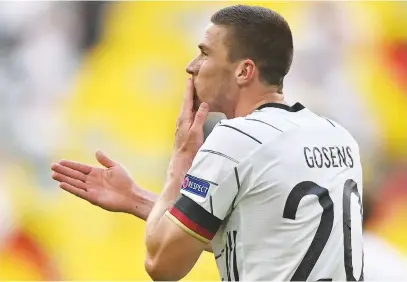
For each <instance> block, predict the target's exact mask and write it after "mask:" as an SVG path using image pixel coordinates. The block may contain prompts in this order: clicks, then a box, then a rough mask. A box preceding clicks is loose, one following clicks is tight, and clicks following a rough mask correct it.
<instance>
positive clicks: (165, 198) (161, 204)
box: [146, 155, 192, 236]
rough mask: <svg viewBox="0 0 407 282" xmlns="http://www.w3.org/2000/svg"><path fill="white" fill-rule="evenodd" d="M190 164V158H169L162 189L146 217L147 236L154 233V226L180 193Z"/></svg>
mask: <svg viewBox="0 0 407 282" xmlns="http://www.w3.org/2000/svg"><path fill="white" fill-rule="evenodd" d="M191 164H192V160H190V159H188V158H182V157H179V156H176V155H175V156H173V157H172V158H171V161H170V164H169V167H168V171H167V179H166V182H165V185H164V188H163V191H162V193H161V195H160V196H159V197H158V199H157V202H156V204H155V205H154V207H153V209H152V211H151V213H150V215H149V217H148V219H147V227H146V228H147V230H146V234H147V236H148V234H152V233H154V227H155V226H156V225H157V223H158V222H159V221H160V219H161V218H162V216H163V215H164V213H165V212H166V211H167V210H168V209H169V208H170V206H171V205H172V204H173V203H174V201H175V200H176V199H177V198H178V196H179V195H180V188H181V185H182V182H183V180H184V178H185V175H186V173H187V172H188V170H189V168H190V167H191Z"/></svg>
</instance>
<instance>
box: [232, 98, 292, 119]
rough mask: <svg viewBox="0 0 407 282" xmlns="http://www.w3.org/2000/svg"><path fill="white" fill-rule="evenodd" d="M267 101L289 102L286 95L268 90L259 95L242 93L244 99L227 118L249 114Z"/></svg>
mask: <svg viewBox="0 0 407 282" xmlns="http://www.w3.org/2000/svg"><path fill="white" fill-rule="evenodd" d="M245 98H246V99H245ZM267 103H278V104H287V103H286V102H285V100H284V95H283V94H279V93H277V92H268V93H265V94H263V95H260V96H257V97H253V96H251V95H242V99H240V101H239V102H238V104H237V106H236V107H235V110H234V112H233V113H231V114H230V117H229V115H227V118H229V119H230V118H236V117H244V116H247V115H249V114H251V113H252V112H254V111H255V110H256V109H258V108H259V107H260V106H262V105H264V104H267Z"/></svg>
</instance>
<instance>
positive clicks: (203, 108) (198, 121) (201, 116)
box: [191, 103, 209, 129]
mask: <svg viewBox="0 0 407 282" xmlns="http://www.w3.org/2000/svg"><path fill="white" fill-rule="evenodd" d="M208 113H209V105H208V104H207V103H202V104H201V105H200V106H199V109H198V111H197V112H196V114H195V119H194V123H193V124H192V126H191V128H192V129H198V128H199V129H201V128H203V126H204V124H205V121H206V119H207V118H208Z"/></svg>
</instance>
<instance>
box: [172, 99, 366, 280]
mask: <svg viewBox="0 0 407 282" xmlns="http://www.w3.org/2000/svg"><path fill="white" fill-rule="evenodd" d="M166 214H167V215H168V216H169V217H170V218H171V219H173V220H174V221H175V222H176V223H177V224H178V225H180V226H181V227H182V228H183V229H184V230H185V231H187V232H188V233H190V234H191V235H193V236H195V237H196V238H198V239H199V240H201V241H203V242H208V243H209V242H211V243H212V248H213V251H214V255H215V259H216V262H217V266H218V268H219V273H220V276H221V278H222V280H228V281H230V280H235V281H238V280H252V281H255V280H279V281H283V280H293V281H306V280H308V281H317V280H321V281H333V280H348V281H349V280H362V279H363V239H362V168H361V163H360V156H359V148H358V145H357V143H356V142H355V140H354V139H353V137H352V136H351V135H350V134H349V133H348V131H346V130H345V129H344V128H343V127H341V126H340V125H339V124H337V123H336V122H333V121H331V120H328V119H326V118H324V117H321V116H319V115H317V114H315V113H313V112H312V111H310V110H308V109H307V108H304V107H303V106H302V105H301V104H299V103H297V104H295V105H294V106H292V107H290V106H286V105H282V104H275V103H269V104H265V105H263V106H261V107H260V108H259V109H257V110H256V111H254V112H253V113H252V114H250V115H248V116H246V117H239V118H235V119H231V120H222V121H221V122H219V123H218V124H217V125H216V126H215V128H214V129H213V131H212V133H211V134H210V135H209V136H208V138H207V139H206V141H205V143H204V145H203V146H202V148H201V149H200V151H199V152H198V154H197V156H196V158H195V159H194V161H193V164H192V167H191V169H190V170H189V172H188V174H187V175H186V177H185V180H184V183H183V187H182V189H181V196H180V198H179V199H178V200H177V201H176V202H175V204H174V206H173V207H172V208H171V209H170V210H169V211H168V212H167V213H166Z"/></svg>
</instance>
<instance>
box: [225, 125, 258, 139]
mask: <svg viewBox="0 0 407 282" xmlns="http://www.w3.org/2000/svg"><path fill="white" fill-rule="evenodd" d="M219 126H224V127H229V128H231V129H234V130H236V131H238V132H240V133H242V134H244V135H246V136H247V137H250V138H252V139H253V140H254V141H256V142H257V143H259V144H262V143H261V142H260V141H259V140H257V139H256V138H254V137H253V136H251V135H249V134H247V133H246V132H244V131H241V130H240V129H237V128H236V127H233V126H230V125H227V124H221V125H219Z"/></svg>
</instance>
